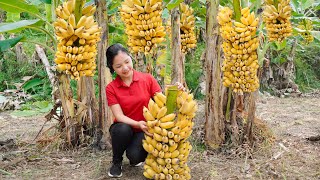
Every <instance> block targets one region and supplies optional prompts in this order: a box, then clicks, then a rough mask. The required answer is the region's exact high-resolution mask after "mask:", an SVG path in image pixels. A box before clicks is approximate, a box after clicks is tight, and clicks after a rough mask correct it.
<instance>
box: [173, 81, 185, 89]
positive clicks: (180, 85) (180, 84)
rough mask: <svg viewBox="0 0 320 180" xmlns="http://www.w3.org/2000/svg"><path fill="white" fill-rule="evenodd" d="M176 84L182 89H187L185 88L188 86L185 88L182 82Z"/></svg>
mask: <svg viewBox="0 0 320 180" xmlns="http://www.w3.org/2000/svg"><path fill="white" fill-rule="evenodd" d="M175 85H177V86H178V89H179V90H180V91H185V90H186V88H185V87H184V86H183V84H182V83H180V82H176V83H175Z"/></svg>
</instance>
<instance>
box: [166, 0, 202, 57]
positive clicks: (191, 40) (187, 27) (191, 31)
mask: <svg viewBox="0 0 320 180" xmlns="http://www.w3.org/2000/svg"><path fill="white" fill-rule="evenodd" d="M166 32H167V33H168V34H169V38H170V39H171V18H168V21H167V23H166ZM180 33H181V34H180V39H181V52H182V53H184V54H186V53H187V52H190V51H191V49H193V48H195V47H196V46H197V37H196V34H195V17H194V15H193V9H192V8H191V7H189V6H188V5H186V4H185V3H180Z"/></svg>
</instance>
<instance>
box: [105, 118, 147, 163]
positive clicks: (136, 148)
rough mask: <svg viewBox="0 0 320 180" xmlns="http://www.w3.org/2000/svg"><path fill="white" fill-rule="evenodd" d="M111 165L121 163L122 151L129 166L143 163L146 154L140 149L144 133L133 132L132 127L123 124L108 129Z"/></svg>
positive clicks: (116, 124)
mask: <svg viewBox="0 0 320 180" xmlns="http://www.w3.org/2000/svg"><path fill="white" fill-rule="evenodd" d="M109 131H110V134H111V142H112V152H113V163H121V162H122V160H123V154H124V151H126V155H127V158H128V159H129V160H130V164H132V165H135V164H138V163H140V162H143V161H144V160H145V159H146V157H147V155H148V153H147V152H146V151H145V150H144V149H143V147H142V140H143V139H144V132H134V131H133V129H132V127H131V126H130V125H128V124H125V123H114V124H112V125H111V127H110V129H109Z"/></svg>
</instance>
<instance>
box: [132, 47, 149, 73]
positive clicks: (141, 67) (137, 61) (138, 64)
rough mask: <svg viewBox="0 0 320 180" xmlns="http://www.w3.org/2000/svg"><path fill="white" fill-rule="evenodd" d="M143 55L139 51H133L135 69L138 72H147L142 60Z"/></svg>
mask: <svg viewBox="0 0 320 180" xmlns="http://www.w3.org/2000/svg"><path fill="white" fill-rule="evenodd" d="M144 59H145V55H144V54H143V53H141V52H139V53H135V67H134V68H135V69H136V70H137V71H140V72H147V66H146V63H145V62H144Z"/></svg>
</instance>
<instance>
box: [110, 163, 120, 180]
mask: <svg viewBox="0 0 320 180" xmlns="http://www.w3.org/2000/svg"><path fill="white" fill-rule="evenodd" d="M108 176H109V177H115V178H118V177H121V176H122V165H121V163H115V164H112V166H111V168H110V169H109V172H108Z"/></svg>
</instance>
